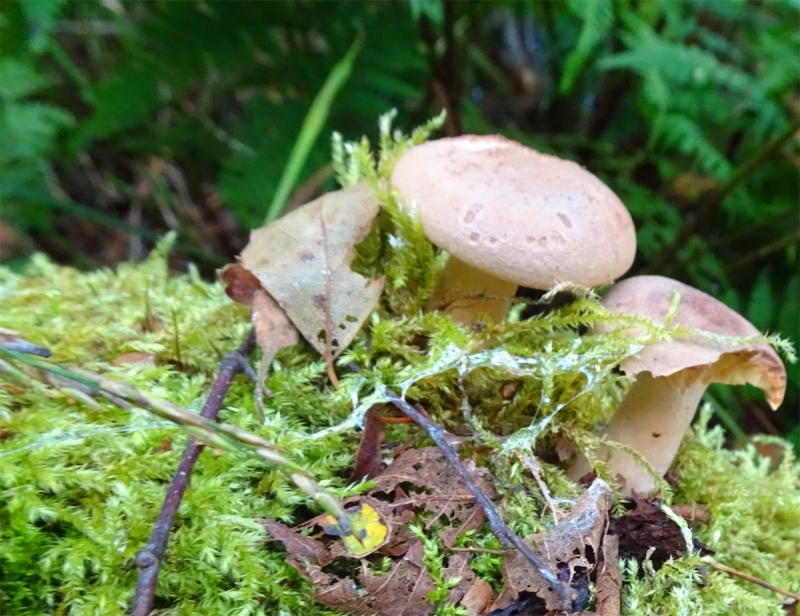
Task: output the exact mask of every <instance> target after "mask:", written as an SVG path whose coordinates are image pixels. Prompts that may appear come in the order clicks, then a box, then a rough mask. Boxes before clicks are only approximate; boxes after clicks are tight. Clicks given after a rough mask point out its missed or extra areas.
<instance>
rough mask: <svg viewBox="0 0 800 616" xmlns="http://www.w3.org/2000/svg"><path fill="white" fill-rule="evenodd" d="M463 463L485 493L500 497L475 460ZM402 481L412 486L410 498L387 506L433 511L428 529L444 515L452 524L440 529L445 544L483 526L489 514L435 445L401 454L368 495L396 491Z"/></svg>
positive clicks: (490, 496)
mask: <svg viewBox="0 0 800 616" xmlns="http://www.w3.org/2000/svg"><path fill="white" fill-rule="evenodd" d="M464 466H465V467H466V469H467V471H469V473H470V474H471V475H472V477H473V479H474V480H475V483H476V484H477V486H478V487H479V488H480V489H481V491H482V492H483V493H484V494H486V495H487V496H488V497H489V498H496V497H497V491H496V490H495V488H494V483H493V482H492V478H491V476H490V475H489V473H488V472H487V471H486V469H483V468H476V466H475V462H474V461H473V460H465V461H464ZM400 484H404V485H405V484H410V485H411V486H412V487H411V488H407V492H408V497H407V498H406V499H401V500H397V499H395V500H394V502H392V503H391V505H387V506H391V507H392V508H397V507H403V506H413V507H414V508H417V509H420V508H421V509H424V510H426V511H429V512H431V513H432V514H433V517H432V518H431V519H430V520H428V521H427V523H426V528H430V527H431V526H433V524H435V523H436V522H437V521H438V520H439V519H440V518H441V517H442V516H445V517H446V518H447V519H448V520H449V524H448V525H447V526H446V527H445V528H444V529H442V530H441V531H440V532H439V536H440V537H441V538H442V541H443V542H444V545H445V547H448V548H449V547H452V546H453V544H454V543H455V540H456V539H457V538H458V536H459V535H461V534H462V533H465V532H467V531H470V530H474V529H477V528H480V527H481V525H483V523H484V521H485V520H486V514H485V513H484V511H483V509H482V508H481V507H479V506H478V504H477V503H476V502H475V497H474V496H473V495H472V492H470V490H469V488H468V487H467V485H466V484H465V483H464V482H463V481H462V480H461V477H459V475H458V473H457V472H456V471H455V470H454V469H453V468H452V467H451V466H450V465H449V464H448V463H447V460H445V457H444V455H443V454H442V452H441V451H440V450H439V449H438V448H436V447H424V448H422V449H409V450H407V451H404V452H403V453H401V454H400V455H399V456H398V457H397V458H396V459H395V460H394V462H392V464H390V465H389V466H388V467H387V468H386V469H385V470H384V471H383V472H382V473H381V474H380V475H378V476H377V477H376V478H375V487H374V488H372V489H371V490H370V491H369V494H370V495H371V496H373V497H375V498H380V494H387V495H390V494H394V491H395V488H396V487H397V486H399V485H400ZM414 488H416V489H414Z"/></svg>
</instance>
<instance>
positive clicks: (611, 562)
mask: <svg viewBox="0 0 800 616" xmlns="http://www.w3.org/2000/svg"><path fill="white" fill-rule="evenodd" d="M621 589H622V574H621V573H620V571H619V538H618V537H617V536H616V535H606V536H605V537H604V538H603V547H602V548H601V550H600V558H599V559H598V564H597V581H596V582H595V594H596V604H597V607H596V613H597V616H619V615H620V610H621V609H622V596H621Z"/></svg>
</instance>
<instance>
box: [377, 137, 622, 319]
mask: <svg viewBox="0 0 800 616" xmlns="http://www.w3.org/2000/svg"><path fill="white" fill-rule="evenodd" d="M391 181H392V185H393V186H394V188H396V189H397V191H398V193H399V198H400V203H401V205H402V206H403V207H405V208H407V209H414V208H415V209H416V210H417V212H418V213H419V217H420V220H421V222H422V227H423V229H424V230H425V234H426V235H427V236H428V238H429V239H430V240H431V241H432V242H433V243H434V244H436V245H437V246H439V247H440V248H442V249H444V250H445V251H447V252H448V253H449V255H450V257H449V260H448V262H447V264H446V265H445V267H444V270H443V271H442V273H441V275H440V276H439V279H438V281H437V286H436V289H435V290H434V293H433V296H432V298H431V301H430V306H431V308H433V309H444V310H445V311H446V312H447V313H448V314H449V315H450V316H452V317H453V318H454V319H455V320H457V321H460V322H462V323H465V324H470V323H471V322H472V321H473V320H474V319H475V318H476V317H477V316H478V315H479V314H480V313H483V312H488V313H489V315H490V316H491V317H492V319H494V320H495V321H499V320H502V319H504V318H505V316H506V315H507V313H508V308H509V305H510V300H511V298H512V297H513V296H514V293H515V292H516V289H517V287H518V286H519V285H523V286H527V287H531V288H534V289H541V290H549V289H552V288H553V287H555V286H556V285H557V284H559V283H562V282H568V283H573V284H576V285H580V286H585V287H589V286H596V285H600V284H606V283H608V282H611V281H612V280H614V279H615V278H617V277H618V276H621V275H622V274H624V273H625V272H626V271H627V270H628V268H629V267H630V266H631V264H632V263H633V258H634V253H635V252H636V234H635V231H634V227H633V221H632V220H631V216H630V214H629V213H628V210H627V209H625V206H624V205H623V204H622V202H621V201H620V200H619V198H618V197H617V196H616V195H615V194H614V192H613V191H612V190H611V189H610V188H608V186H606V185H605V184H603V182H601V181H600V180H599V179H598V178H597V177H595V176H594V175H592V174H591V173H590V172H588V171H587V170H586V169H584V168H583V167H581V166H580V165H578V164H576V163H574V162H571V161H568V160H562V159H560V158H557V157H555V156H549V155H547V154H541V153H539V152H537V151H535V150H532V149H530V148H527V147H525V146H523V145H520V144H519V143H516V142H514V141H510V140H509V139H506V138H504V137H500V136H497V135H492V136H475V135H466V136H463V137H454V138H448V139H439V140H438V141H430V142H427V143H424V144H422V145H418V146H416V147H413V148H410V149H409V150H407V151H406V152H405V153H403V155H402V156H401V157H400V159H399V160H398V161H397V164H396V165H395V168H394V171H393V173H392V180H391Z"/></svg>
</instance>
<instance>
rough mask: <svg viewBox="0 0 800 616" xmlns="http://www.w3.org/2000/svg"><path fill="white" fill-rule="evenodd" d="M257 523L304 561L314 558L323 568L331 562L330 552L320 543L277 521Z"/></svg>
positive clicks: (267, 520) (266, 520)
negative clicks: (328, 553)
mask: <svg viewBox="0 0 800 616" xmlns="http://www.w3.org/2000/svg"><path fill="white" fill-rule="evenodd" d="M256 522H258V523H259V524H261V526H263V527H264V528H266V529H267V531H268V532H269V534H270V535H272V538H273V539H274V540H275V541H280V542H281V543H282V544H283V545H284V547H285V548H286V550H287V551H288V552H289V553H290V554H293V555H295V556H297V557H300V558H304V559H311V558H313V559H315V560H316V561H317V564H318V565H320V566H321V567H324V566H325V565H327V564H328V563H329V562H330V559H329V558H327V552H328V551H327V550H326V549H325V546H324V545H323V544H322V543H321V542H320V541H317V540H316V539H312V538H311V537H306V536H304V535H301V534H300V533H298V532H297V531H296V530H293V529H291V528H289V527H288V526H286V525H284V524H281V523H280V522H276V521H275V520H269V519H266V518H262V519H259V520H256Z"/></svg>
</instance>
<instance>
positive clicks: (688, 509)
mask: <svg viewBox="0 0 800 616" xmlns="http://www.w3.org/2000/svg"><path fill="white" fill-rule="evenodd" d="M670 509H672V510H673V511H674V512H675V513H677V514H678V515H679V516H681V517H682V518H683V519H684V520H686V521H687V522H688V524H689V528H695V527H696V526H697V525H698V524H708V523H709V522H710V521H711V515H710V514H709V513H708V505H696V504H694V505H673V506H672V507H670Z"/></svg>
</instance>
